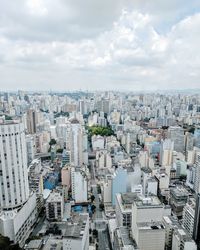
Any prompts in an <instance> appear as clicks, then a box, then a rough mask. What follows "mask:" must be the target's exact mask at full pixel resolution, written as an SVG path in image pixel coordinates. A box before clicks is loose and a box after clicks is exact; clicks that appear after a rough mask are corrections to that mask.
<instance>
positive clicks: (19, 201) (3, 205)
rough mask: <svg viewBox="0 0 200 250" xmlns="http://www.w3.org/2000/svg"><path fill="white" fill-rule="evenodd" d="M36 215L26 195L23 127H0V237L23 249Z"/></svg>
mask: <svg viewBox="0 0 200 250" xmlns="http://www.w3.org/2000/svg"><path fill="white" fill-rule="evenodd" d="M36 214H37V209H36V196H35V194H34V193H30V192H29V184H28V171H27V151H26V141H25V132H24V126H23V124H21V123H17V122H13V121H12V122H9V123H7V122H2V123H1V124H0V234H2V235H4V236H7V237H9V238H10V240H12V241H14V242H17V243H19V245H20V247H23V245H24V244H25V240H26V239H27V238H28V236H29V234H30V228H31V226H32V225H33V223H34V222H35V219H36Z"/></svg>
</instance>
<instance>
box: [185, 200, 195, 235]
mask: <svg viewBox="0 0 200 250" xmlns="http://www.w3.org/2000/svg"><path fill="white" fill-rule="evenodd" d="M195 206H196V202H195V199H194V198H191V199H189V200H188V202H187V203H186V205H185V207H184V208H183V227H184V228H185V229H186V231H187V233H188V234H189V235H190V236H191V237H192V235H193V229H194V216H195Z"/></svg>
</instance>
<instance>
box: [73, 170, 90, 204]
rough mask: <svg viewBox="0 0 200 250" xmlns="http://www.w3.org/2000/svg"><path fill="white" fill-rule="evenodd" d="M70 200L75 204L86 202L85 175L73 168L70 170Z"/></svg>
mask: <svg viewBox="0 0 200 250" xmlns="http://www.w3.org/2000/svg"><path fill="white" fill-rule="evenodd" d="M71 187H72V198H73V199H74V200H75V202H76V203H82V202H87V200H88V183H87V178H86V175H85V173H84V172H83V171H82V170H80V169H78V168H77V169H76V168H74V167H72V168H71Z"/></svg>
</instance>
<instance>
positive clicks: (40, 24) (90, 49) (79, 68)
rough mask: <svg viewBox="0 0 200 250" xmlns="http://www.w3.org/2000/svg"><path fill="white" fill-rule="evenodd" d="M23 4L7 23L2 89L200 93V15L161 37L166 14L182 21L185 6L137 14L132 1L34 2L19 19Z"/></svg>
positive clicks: (148, 5) (0, 22) (1, 32)
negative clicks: (180, 90)
mask: <svg viewBox="0 0 200 250" xmlns="http://www.w3.org/2000/svg"><path fill="white" fill-rule="evenodd" d="M0 1H1V0H0ZM16 2H18V3H21V4H22V3H25V2H24V1H22V0H17V1H16ZM16 2H15V3H13V4H10V3H8V4H5V3H4V4H3V11H5V13H4V14H3V15H1V17H0V73H1V76H2V77H1V83H0V87H1V88H5V87H7V88H13V89H14V88H16V87H17V88H20V86H22V87H23V88H24V87H25V86H26V83H27V82H29V81H30V85H28V86H29V88H41V87H42V88H45V89H48V88H51V89H53V88H54V89H57V88H58V89H65V88H66V89H70V88H83V89H84V88H90V89H93V88H94V89H98V88H99V89H102V88H105V89H112V88H113V89H131V90H134V89H142V88H146V89H151V88H154V89H156V88H181V87H184V88H188V87H199V86H200V84H199V79H200V72H199V70H198V69H199V67H200V56H199V43H200V34H199V32H198V28H199V26H200V14H199V13H192V14H191V15H190V16H187V15H185V16H183V17H182V18H181V19H180V20H178V21H176V22H175V23H173V24H171V27H168V29H167V31H166V30H165V29H164V28H163V30H161V31H162V32H160V31H158V30H160V29H161V27H162V20H163V19H164V17H165V12H167V13H171V15H174V16H173V18H172V19H173V20H176V19H177V17H176V14H175V9H176V8H177V6H178V5H179V3H180V1H179V0H177V1H173V3H172V1H168V2H169V4H166V3H165V5H160V4H158V6H157V7H156V5H155V4H153V2H152V1H145V0H142V1H135V2H134V7H135V8H134V10H133V9H132V7H130V6H129V4H127V2H126V1H125V0H124V1H122V0H121V1H114V0H109V1H107V2H104V1H92V0H87V1H86V2H85V3H84V4H85V5H84V4H83V2H81V1H78V0H73V1H72V0H70V1H64V0H58V1H56V2H55V1H53V0H50V1H47V0H41V1H37V0H34V1H33V0H29V1H28V2H26V4H22V8H21V10H20V12H19V13H18V12H17V11H16V9H15V7H16ZM66 2H67V3H66ZM140 2H142V3H143V5H142V4H141V3H140ZM156 2H157V1H156ZM186 5H187V4H186ZM187 6H188V5H187ZM194 6H197V2H196V1H194ZM122 7H123V8H122ZM162 7H163V8H164V9H165V11H164V10H163V9H162ZM184 7H185V6H184ZM112 9H113V12H112ZM185 9H186V8H183V7H182V11H183V10H185ZM3 11H1V12H2V13H3ZM58 12H59V13H60V15H59V14H58ZM191 12H192V11H191ZM99 13H100V14H99ZM112 13H114V14H112ZM158 13H159V14H158ZM101 15H102V16H101ZM162 15H163V19H162ZM102 19H104V20H102ZM158 20H159V22H157V21H158ZM165 22H166V20H164V22H163V23H165ZM160 23H161V24H160ZM164 26H165V25H164ZM158 27H159V28H158ZM5 83H6V85H5ZM41 83H43V84H41ZM44 83H45V84H44Z"/></svg>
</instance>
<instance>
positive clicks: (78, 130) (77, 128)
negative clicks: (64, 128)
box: [70, 119, 83, 167]
mask: <svg viewBox="0 0 200 250" xmlns="http://www.w3.org/2000/svg"><path fill="white" fill-rule="evenodd" d="M71 129H72V130H71V131H72V144H71V145H70V151H71V162H72V163H73V165H74V166H76V167H80V166H81V165H82V163H83V142H82V140H83V138H82V126H81V124H80V122H79V121H78V120H77V119H72V120H71Z"/></svg>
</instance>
